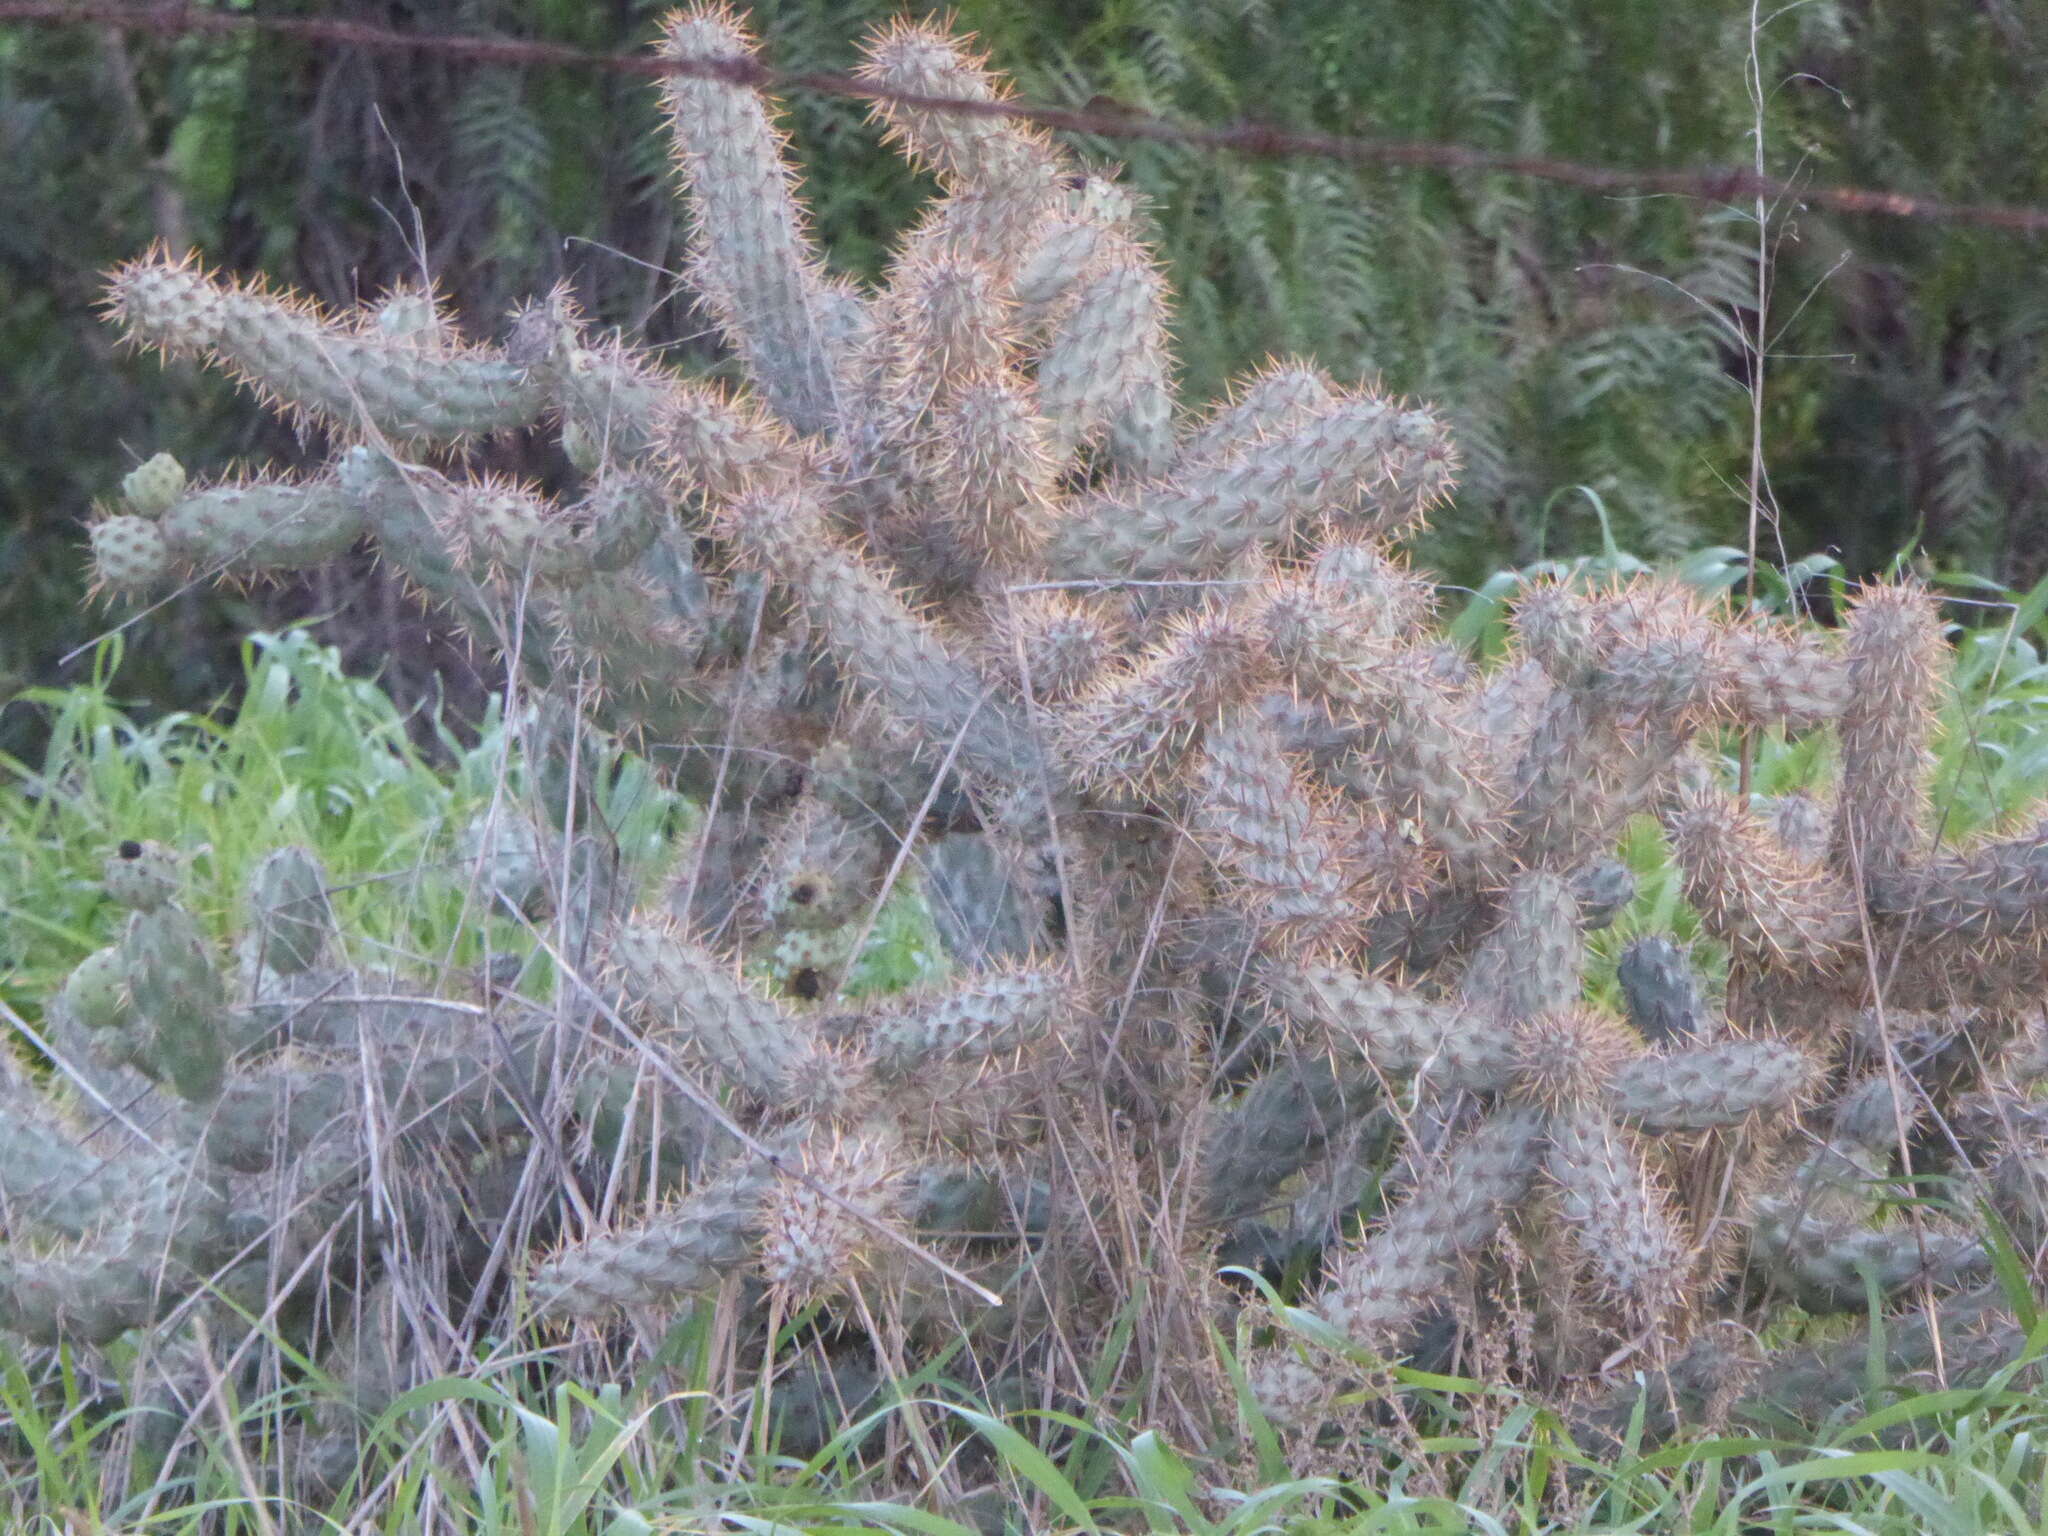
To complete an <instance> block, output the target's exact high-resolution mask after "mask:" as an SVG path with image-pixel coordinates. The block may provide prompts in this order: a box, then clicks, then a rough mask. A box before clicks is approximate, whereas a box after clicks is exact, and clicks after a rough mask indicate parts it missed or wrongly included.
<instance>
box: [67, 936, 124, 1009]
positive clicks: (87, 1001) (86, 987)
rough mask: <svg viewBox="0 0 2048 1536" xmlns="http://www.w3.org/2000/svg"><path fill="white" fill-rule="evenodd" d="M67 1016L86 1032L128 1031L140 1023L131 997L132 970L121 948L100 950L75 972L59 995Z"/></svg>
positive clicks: (88, 957) (68, 978)
mask: <svg viewBox="0 0 2048 1536" xmlns="http://www.w3.org/2000/svg"><path fill="white" fill-rule="evenodd" d="M58 998H59V999H60V1001H61V1003H62V1006H63V1009H64V1011H65V1013H66V1014H67V1015H68V1016H69V1017H70V1018H72V1019H74V1020H76V1021H77V1022H78V1023H79V1024H80V1025H82V1026H83V1027H84V1028H86V1029H91V1030H118V1029H126V1028H127V1027H128V1026H130V1025H132V1024H133V1023H135V1021H136V1014H135V1000H134V999H133V998H132V997H130V996H129V993H128V966H127V962H126V961H124V960H123V959H122V958H121V947H120V946H119V945H118V944H109V945H108V946H107V947H106V948H105V949H96V950H94V951H93V952H92V953H91V954H89V955H87V956H86V957H85V958H84V959H83V960H81V961H79V962H78V964H77V965H76V966H75V967H73V968H72V972H71V974H70V975H69V976H67V977H66V978H65V979H64V989H63V990H62V991H61V992H59V993H58Z"/></svg>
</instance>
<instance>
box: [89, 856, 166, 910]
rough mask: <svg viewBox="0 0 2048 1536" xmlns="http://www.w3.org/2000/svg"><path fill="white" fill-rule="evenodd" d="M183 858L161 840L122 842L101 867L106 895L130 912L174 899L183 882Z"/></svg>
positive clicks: (151, 907)
mask: <svg viewBox="0 0 2048 1536" xmlns="http://www.w3.org/2000/svg"><path fill="white" fill-rule="evenodd" d="M184 880H185V866H184V861H183V860H182V859H180V858H179V857H178V855H177V854H176V853H174V852H173V851H172V850H171V849H169V848H166V847H165V846H164V845H163V844H162V843H150V842H137V841H135V840H134V839H132V838H131V839H129V840H128V841H126V842H124V843H122V844H121V845H120V846H119V847H117V848H116V849H115V850H114V853H113V856H112V857H111V858H109V859H108V860H107V861H106V863H105V864H104V865H103V866H102V867H101V873H100V882H101V885H102V886H103V887H104V888H105V890H106V893H107V899H108V900H109V901H111V902H113V903H114V905H115V906H117V907H126V908H127V909H128V910H129V911H131V912H154V911H155V910H156V909H157V908H158V907H161V906H163V905H165V904H166V903H168V902H170V901H173V900H175V899H176V897H177V894H178V888H179V886H181V885H182V884H184Z"/></svg>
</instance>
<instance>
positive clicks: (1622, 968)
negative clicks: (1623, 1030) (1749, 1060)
mask: <svg viewBox="0 0 2048 1536" xmlns="http://www.w3.org/2000/svg"><path fill="white" fill-rule="evenodd" d="M1614 979H1615V981H1616V982H1617V983H1619V985H1620V987H1621V996H1622V1001H1623V1002H1624V1004H1625V1005H1626V1006H1627V1008H1628V1021H1629V1023H1631V1024H1633V1025H1634V1026H1635V1028H1636V1032H1637V1033H1638V1034H1640V1035H1641V1036H1642V1037H1643V1038H1644V1039H1645V1040H1647V1041H1648V1042H1649V1043H1650V1044H1651V1045H1663V1044H1665V1043H1666V1042H1668V1041H1669V1042H1676V1041H1685V1040H1704V1039H1705V1038H1706V1037H1707V1036H1708V1035H1709V1034H1710V1033H1713V1032H1714V1030H1715V1025H1714V1021H1713V1020H1712V1019H1711V1018H1710V1017H1709V1015H1708V1012H1707V1004H1706V999H1705V998H1703V997H1702V996H1701V995H1700V983H1699V978H1698V976H1697V975H1695V974H1694V972H1693V968H1692V961H1691V960H1690V959H1689V958H1688V957H1687V955H1686V953H1685V951H1684V950H1682V949H1680V948H1679V947H1678V946H1677V945H1676V944H1674V943H1672V942H1671V940H1669V939H1667V938H1664V937H1663V936H1662V935H1659V934H1648V935H1645V936H1644V937H1642V938H1640V939H1636V940H1634V941H1632V942H1631V943H1630V944H1629V946H1628V947H1627V948H1626V949H1624V950H1623V951H1622V952H1621V959H1620V961H1619V962H1618V963H1617V964H1616V965H1615V967H1614Z"/></svg>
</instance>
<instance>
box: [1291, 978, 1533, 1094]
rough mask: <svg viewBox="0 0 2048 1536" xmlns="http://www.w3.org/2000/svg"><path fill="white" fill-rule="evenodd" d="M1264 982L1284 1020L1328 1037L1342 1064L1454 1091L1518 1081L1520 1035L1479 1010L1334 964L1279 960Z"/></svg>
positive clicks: (1484, 1090)
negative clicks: (1517, 1042) (1517, 1040)
mask: <svg viewBox="0 0 2048 1536" xmlns="http://www.w3.org/2000/svg"><path fill="white" fill-rule="evenodd" d="M1260 981H1261V984H1262V986H1263V987H1264V989H1265V991H1266V994H1267V996H1268V998H1269V999H1270V1001H1271V1002H1272V1003H1273V1004H1274V1006H1275V1007H1277V1008H1278V1009H1279V1011H1280V1013H1281V1014H1282V1016H1283V1017H1285V1018H1287V1019H1288V1020H1290V1021H1291V1022H1293V1023H1295V1024H1297V1025H1299V1026H1301V1027H1303V1028H1306V1029H1311V1030H1314V1031H1316V1032H1317V1036H1318V1037H1321V1038H1326V1039H1327V1040H1328V1042H1329V1043H1330V1045H1331V1047H1332V1048H1333V1049H1334V1050H1336V1051H1337V1052H1338V1054H1339V1057H1340V1059H1347V1058H1348V1059H1350V1060H1353V1061H1357V1062H1359V1063H1361V1064H1363V1065H1365V1066H1368V1067H1370V1068H1372V1069H1373V1070H1374V1071H1376V1072H1380V1073H1382V1074H1384V1075H1385V1076H1387V1077H1390V1078H1397V1079H1399V1078H1409V1077H1416V1076H1422V1077H1425V1078H1426V1079H1427V1080H1428V1082H1429V1083H1430V1084H1432V1085H1433V1086H1435V1087H1436V1088H1438V1089H1440V1090H1443V1091H1447V1092H1448V1091H1452V1090H1456V1089H1466V1090H1468V1091H1471V1092H1475V1093H1487V1092H1498V1091H1500V1090H1501V1089H1504V1088H1506V1087H1507V1086H1508V1085H1509V1084H1510V1083H1512V1082H1513V1081H1514V1078H1515V1072H1516V1053H1515V1040H1514V1034H1513V1032H1512V1031H1511V1030H1509V1029H1508V1028H1506V1027H1505V1026H1504V1025H1503V1024H1502V1023H1501V1022H1500V1021H1499V1020H1497V1019H1495V1018H1492V1017H1490V1016H1488V1014H1486V1013H1485V1012H1482V1011H1481V1010H1479V1009H1475V1008H1470V1007H1466V1006H1463V1005H1461V1004H1458V1003H1451V1002H1437V1001H1434V1000H1432V999H1429V998H1424V997H1421V996H1418V995H1417V994H1415V993H1413V992H1410V991H1408V990H1406V989H1405V988H1402V987H1398V986H1395V985H1394V984H1393V983H1392V982H1388V981H1383V980H1381V979H1380V978H1378V977H1376V976H1368V975H1366V974H1364V973H1363V972H1360V971H1356V970H1353V969H1351V968H1350V967H1349V966H1344V965H1337V964H1332V963H1329V962H1318V961H1299V960H1274V961H1271V962H1269V963H1267V964H1266V965H1265V966H1264V967H1263V968H1262V970H1261V972H1260Z"/></svg>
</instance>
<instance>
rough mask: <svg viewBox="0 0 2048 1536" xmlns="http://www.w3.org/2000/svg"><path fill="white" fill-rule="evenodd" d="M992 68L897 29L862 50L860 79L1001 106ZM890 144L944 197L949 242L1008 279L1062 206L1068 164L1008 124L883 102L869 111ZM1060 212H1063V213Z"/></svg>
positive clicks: (938, 38) (960, 45) (916, 28)
mask: <svg viewBox="0 0 2048 1536" xmlns="http://www.w3.org/2000/svg"><path fill="white" fill-rule="evenodd" d="M987 65H988V60H987V59H986V57H984V56H982V55H978V54H976V53H974V52H973V51H972V50H970V49H969V48H968V46H967V45H966V44H965V42H963V40H961V39H960V38H958V37H955V36H953V35H951V34H950V33H948V32H947V31H946V30H945V29H944V28H943V27H940V26H937V25H934V24H932V23H929V22H918V21H910V20H907V19H905V20H898V21H896V22H894V23H892V24H891V25H890V26H888V27H886V28H884V29H883V30H882V31H881V32H880V33H879V34H878V35H877V36H876V37H875V38H873V39H872V40H871V41H870V42H869V43H868V46H867V52H866V56H865V58H864V59H863V60H862V62H861V66H860V69H859V71H858V77H859V78H860V79H862V80H866V81H869V82H871V83H873V84H875V85H879V86H884V87H887V88H889V89H891V90H894V91H903V92H911V93H914V94H916V95H920V96H941V97H948V98H953V99H964V100H968V101H986V102H997V101H1001V100H1003V99H1004V98H1005V97H1006V96H1007V95H1008V91H1007V88H1006V86H1005V84H1004V83H1003V82H1002V81H1000V80H998V79H997V78H996V77H995V76H993V75H991V74H990V73H989V71H988V68H987ZM874 113H875V116H876V117H878V118H880V119H881V120H882V121H883V122H884V123H886V124H887V125H888V128H889V133H888V138H889V140H890V142H892V143H895V144H898V145H900V146H902V148H903V149H904V150H905V152H906V153H907V154H908V155H909V157H910V159H911V160H912V161H913V162H914V163H916V164H919V165H921V166H923V167H925V168H926V169H928V170H930V171H931V172H932V173H933V174H934V175H936V176H937V177H938V179H939V185H940V186H941V188H943V189H944V191H945V192H946V194H947V196H946V200H945V201H944V202H943V203H942V204H940V207H939V213H938V218H939V221H940V223H941V225H942V227H943V228H944V231H945V235H946V238H947V240H948V241H949V242H950V243H951V244H952V245H953V246H954V247H955V248H956V249H957V250H958V251H959V252H960V253H961V254H962V255H963V256H967V257H969V258H970V259H973V260H977V261H984V262H991V263H994V264H995V267H996V269H997V270H998V271H1000V272H1001V273H1002V274H1003V276H1004V277H1005V278H1006V279H1007V277H1008V276H1009V272H1010V269H1011V268H1013V267H1014V266H1015V265H1016V263H1017V262H1018V261H1019V260H1020V259H1021V257H1022V256H1023V254H1024V252H1025V251H1026V249H1027V248H1028V246H1029V244H1030V242H1031V238H1032V236H1033V235H1034V234H1036V233H1039V232H1040V226H1041V223H1042V221H1043V220H1044V219H1045V218H1046V216H1047V215H1048V213H1050V212H1052V211H1054V210H1056V209H1061V208H1062V205H1063V204H1064V202H1065V201H1066V197H1065V192H1066V188H1065V187H1064V186H1063V182H1064V181H1065V180H1066V179H1067V176H1068V171H1069V167H1068V163H1067V157H1066V156H1065V155H1063V154H1062V153H1061V152H1060V151H1059V149H1058V148H1057V147H1056V146H1055V145H1054V144H1053V142H1052V141H1051V139H1049V138H1048V137H1047V136H1046V135H1045V133H1044V132H1043V131H1042V130H1040V129H1037V128H1034V127H1031V126H1028V125H1026V124H1024V123H1021V122H1018V121H1016V120H1014V119H1008V118H1001V117H981V116H971V115H967V114H964V113H959V112H947V111H940V110H938V109H936V108H931V107H921V106H916V105H912V104H909V103H906V102H901V101H896V100H892V99H889V98H887V97H884V98H881V99H878V100H877V101H876V102H875V104H874ZM1062 211H1063V210H1062Z"/></svg>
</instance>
